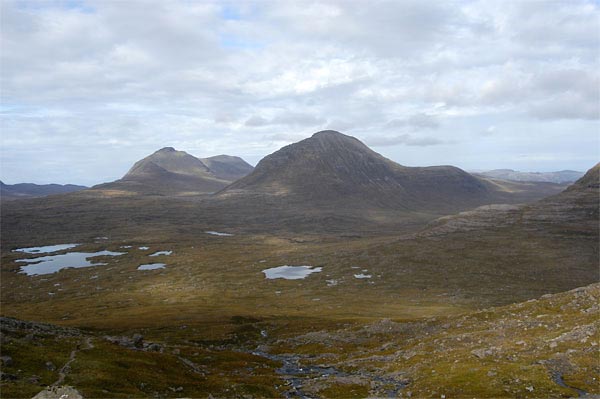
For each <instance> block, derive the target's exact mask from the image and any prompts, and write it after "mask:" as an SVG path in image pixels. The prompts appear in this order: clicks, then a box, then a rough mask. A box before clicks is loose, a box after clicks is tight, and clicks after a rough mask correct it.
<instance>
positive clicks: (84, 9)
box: [17, 0, 96, 14]
mask: <svg viewBox="0 0 600 399" xmlns="http://www.w3.org/2000/svg"><path fill="white" fill-rule="evenodd" d="M17 5H18V7H19V8H21V9H26V10H45V9H49V8H62V9H65V10H72V11H79V12H81V13H85V14H91V13H94V12H95V11H96V9H95V8H94V7H92V6H91V5H90V4H89V3H88V2H87V1H85V0H47V1H38V0H22V1H19V2H18V3H17Z"/></svg>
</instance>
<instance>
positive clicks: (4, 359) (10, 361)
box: [0, 356, 13, 367]
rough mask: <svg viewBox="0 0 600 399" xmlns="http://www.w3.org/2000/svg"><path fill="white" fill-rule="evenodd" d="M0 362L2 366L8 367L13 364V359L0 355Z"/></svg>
mask: <svg viewBox="0 0 600 399" xmlns="http://www.w3.org/2000/svg"><path fill="white" fill-rule="evenodd" d="M0 362H2V365H3V366H4V367H10V366H12V365H13V359H12V357H10V356H2V357H0Z"/></svg>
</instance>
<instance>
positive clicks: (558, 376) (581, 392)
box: [552, 371, 588, 398]
mask: <svg viewBox="0 0 600 399" xmlns="http://www.w3.org/2000/svg"><path fill="white" fill-rule="evenodd" d="M552 381H554V382H555V383H557V384H558V385H560V386H561V387H563V388H569V389H573V390H574V391H577V394H578V395H579V397H580V398H584V397H586V396H587V394H588V393H587V392H586V391H584V390H583V389H579V388H575V387H574V386H571V385H568V384H567V383H565V381H564V380H563V376H562V374H561V373H560V372H558V371H555V372H553V373H552Z"/></svg>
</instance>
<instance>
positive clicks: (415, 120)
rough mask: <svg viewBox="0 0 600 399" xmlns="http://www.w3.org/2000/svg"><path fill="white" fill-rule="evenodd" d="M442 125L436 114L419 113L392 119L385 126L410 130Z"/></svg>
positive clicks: (435, 127)
mask: <svg viewBox="0 0 600 399" xmlns="http://www.w3.org/2000/svg"><path fill="white" fill-rule="evenodd" d="M439 127H440V123H439V121H438V118H437V117H436V116H434V115H429V114H424V113H418V114H413V115H411V116H409V117H408V118H403V119H392V120H391V121H389V122H387V123H386V124H385V128H388V129H394V128H409V129H410V130H413V131H417V130H424V129H437V128H439Z"/></svg>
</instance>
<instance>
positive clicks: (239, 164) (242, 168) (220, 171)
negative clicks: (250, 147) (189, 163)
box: [200, 155, 254, 181]
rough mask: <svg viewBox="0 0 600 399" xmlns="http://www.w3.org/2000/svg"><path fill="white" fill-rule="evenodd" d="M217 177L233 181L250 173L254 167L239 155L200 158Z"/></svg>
mask: <svg viewBox="0 0 600 399" xmlns="http://www.w3.org/2000/svg"><path fill="white" fill-rule="evenodd" d="M200 160H201V161H202V162H203V163H204V165H206V166H207V167H208V168H209V169H210V171H211V172H212V173H213V174H214V175H215V176H216V177H218V178H219V179H223V180H229V181H235V180H238V179H241V178H242V177H244V176H246V175H248V174H250V173H251V172H252V171H253V170H254V167H253V166H252V165H250V164H249V163H248V162H246V161H244V160H243V159H242V158H240V157H233V156H231V155H216V156H214V157H209V158H201V159H200Z"/></svg>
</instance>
